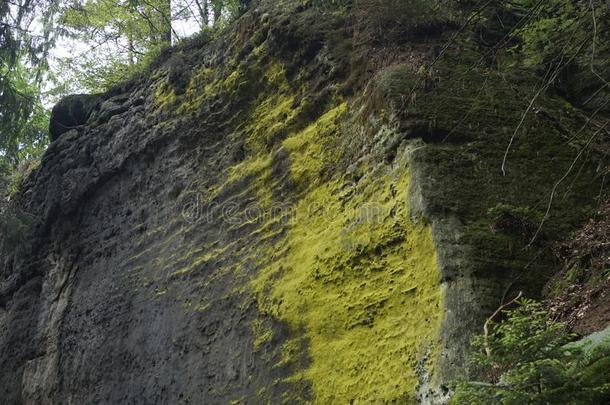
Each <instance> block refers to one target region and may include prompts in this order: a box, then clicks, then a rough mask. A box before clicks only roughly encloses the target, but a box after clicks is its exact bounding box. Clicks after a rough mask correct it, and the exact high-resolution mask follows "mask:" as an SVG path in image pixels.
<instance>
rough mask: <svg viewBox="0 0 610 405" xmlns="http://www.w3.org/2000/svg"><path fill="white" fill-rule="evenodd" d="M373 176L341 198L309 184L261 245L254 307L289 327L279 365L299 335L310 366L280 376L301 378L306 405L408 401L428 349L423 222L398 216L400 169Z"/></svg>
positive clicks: (428, 277) (402, 197) (437, 303)
mask: <svg viewBox="0 0 610 405" xmlns="http://www.w3.org/2000/svg"><path fill="white" fill-rule="evenodd" d="M342 108H343V107H342ZM323 120H324V118H323V119H322V120H321V121H323ZM301 156H302V157H303V158H305V159H306V158H308V157H309V156H310V155H309V154H308V153H303V154H302V155H301ZM295 164H296V162H295ZM375 174H376V175H375V176H374V177H372V176H371V179H370V180H368V181H364V182H363V183H362V184H360V185H357V186H355V185H353V186H352V187H355V188H354V189H353V190H352V192H351V193H349V196H348V194H346V192H342V190H343V189H345V187H346V186H347V185H346V184H343V183H342V182H340V181H332V182H329V183H326V184H322V185H319V186H316V187H312V188H311V189H310V191H309V192H308V193H307V195H306V196H305V197H304V198H303V199H302V200H301V202H300V203H299V204H298V206H297V209H296V213H295V216H294V218H293V221H292V222H291V228H290V231H289V234H288V236H287V238H286V240H285V242H283V244H285V249H279V248H278V247H274V248H273V249H271V250H270V251H269V255H270V263H269V264H268V265H267V266H266V267H265V268H264V269H263V270H262V272H261V273H260V275H259V277H258V278H256V280H254V282H253V287H254V289H255V290H256V291H258V302H259V309H260V310H261V311H262V312H263V313H264V314H266V315H268V316H273V317H275V318H277V319H279V320H281V321H284V322H286V323H287V324H288V325H289V326H290V328H291V330H292V332H293V338H292V339H290V340H288V341H287V342H286V343H285V344H284V346H283V348H282V350H283V355H282V360H281V361H280V365H290V363H291V362H295V361H297V360H298V358H299V355H298V352H299V351H300V350H302V348H303V345H302V342H301V341H300V340H302V339H303V338H306V339H307V341H308V346H309V355H310V356H311V357H312V363H311V365H310V366H309V367H307V368H306V369H302V370H297V371H296V372H295V374H294V375H292V376H291V378H290V380H291V381H298V380H299V379H303V380H307V381H311V383H312V385H313V389H314V398H315V401H314V402H316V403H348V402H350V401H368V400H376V401H381V402H384V401H401V400H410V399H412V398H413V394H414V391H415V388H416V386H417V376H416V371H415V369H416V365H417V362H418V359H420V358H421V357H422V356H423V355H425V354H426V353H427V352H429V351H432V352H433V353H435V347H436V344H437V339H438V332H439V327H440V321H441V313H442V311H441V295H440V288H439V275H438V271H437V263H436V254H435V250H434V245H433V242H432V236H431V231H430V227H429V226H428V225H427V224H426V223H425V222H424V221H419V222H413V221H412V220H411V219H410V217H409V215H408V207H407V190H408V185H409V177H408V171H407V169H406V168H405V167H395V168H393V169H389V168H386V169H380V171H379V172H378V173H375Z"/></svg>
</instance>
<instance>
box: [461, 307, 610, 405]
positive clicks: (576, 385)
mask: <svg viewBox="0 0 610 405" xmlns="http://www.w3.org/2000/svg"><path fill="white" fill-rule="evenodd" d="M505 315H506V318H505V319H504V320H503V321H501V322H498V323H493V324H492V325H491V329H490V332H489V334H488V336H484V335H483V336H478V337H476V338H475V339H474V340H473V346H474V348H475V350H477V352H475V354H474V356H473V363H474V365H475V366H476V367H478V372H479V375H480V376H481V377H482V380H483V381H461V382H459V383H457V384H456V386H455V395H454V396H453V398H452V403H453V404H480V403H485V404H518V403H532V404H547V403H570V404H585V403H607V401H608V400H610V375H609V374H608V373H607V368H604V367H607V366H608V364H610V342H605V343H603V344H600V345H599V346H598V347H596V348H594V349H591V350H589V351H585V350H583V349H582V347H581V346H579V345H575V344H568V343H569V342H570V341H571V340H573V338H574V337H573V336H572V335H570V334H569V333H568V332H567V329H566V327H565V325H563V324H562V323H558V322H554V321H553V320H551V319H550V317H549V314H548V312H547V311H546V310H545V309H544V307H543V306H542V305H541V304H540V303H537V302H535V301H532V300H528V299H522V300H520V301H519V306H518V307H517V308H516V309H514V310H509V311H506V312H505Z"/></svg>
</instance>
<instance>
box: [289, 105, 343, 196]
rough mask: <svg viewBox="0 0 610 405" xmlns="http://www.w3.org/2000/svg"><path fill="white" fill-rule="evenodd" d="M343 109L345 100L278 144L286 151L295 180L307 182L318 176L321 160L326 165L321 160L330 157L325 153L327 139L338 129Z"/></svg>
mask: <svg viewBox="0 0 610 405" xmlns="http://www.w3.org/2000/svg"><path fill="white" fill-rule="evenodd" d="M346 110H347V104H346V103H343V104H341V105H339V106H338V107H335V108H333V109H331V110H330V111H328V112H327V113H326V114H324V115H323V116H322V117H321V118H320V119H318V120H317V121H316V122H315V123H313V124H312V125H310V126H309V127H307V128H305V129H304V130H303V131H301V132H300V133H298V134H296V135H294V136H291V137H289V138H287V139H286V140H285V141H284V142H283V144H282V145H283V146H284V148H286V150H287V151H288V152H289V153H290V158H291V162H292V163H291V175H292V179H293V180H294V181H295V183H297V184H300V185H306V184H311V182H315V181H316V180H317V179H318V178H319V175H320V172H321V171H322V169H323V167H324V166H325V163H326V166H327V165H328V162H326V161H325V159H326V158H327V157H329V156H331V157H332V156H333V154H332V153H329V148H330V147H331V146H330V145H331V142H330V140H331V139H333V137H334V136H336V133H337V131H339V122H340V119H341V118H342V117H343V115H344V114H345V112H346Z"/></svg>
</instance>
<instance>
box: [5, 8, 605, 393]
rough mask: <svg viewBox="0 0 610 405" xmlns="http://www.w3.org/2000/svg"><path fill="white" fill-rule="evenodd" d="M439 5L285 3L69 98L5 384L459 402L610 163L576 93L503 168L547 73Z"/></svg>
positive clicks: (22, 263)
mask: <svg viewBox="0 0 610 405" xmlns="http://www.w3.org/2000/svg"><path fill="white" fill-rule="evenodd" d="M421 18H422V19H423V17H421ZM420 22H421V23H418V24H413V25H412V26H410V27H408V28H405V29H404V32H403V33H402V34H401V35H400V36H399V37H398V38H396V39H387V41H391V42H389V43H384V42H383V41H377V42H375V41H373V40H369V39H366V40H365V39H363V37H362V36H361V35H358V34H359V31H358V30H357V26H356V25H355V23H354V21H353V20H352V19H350V18H348V17H346V16H345V14H342V13H337V12H333V11H332V10H325V9H321V8H319V7H315V6H313V5H310V4H309V3H307V2H304V3H301V2H287V4H284V3H281V4H273V3H271V2H270V3H269V4H267V3H265V2H263V3H261V4H260V5H257V6H253V7H252V8H251V9H250V10H249V11H248V12H246V13H245V14H244V15H243V16H242V17H240V18H239V19H238V20H237V21H236V22H234V23H233V25H232V26H231V27H229V28H228V29H227V30H225V32H223V33H222V34H220V35H218V36H217V37H214V38H212V37H207V36H205V35H204V36H201V37H199V38H197V39H194V40H192V41H190V42H188V43H186V44H183V45H181V46H179V47H177V48H174V49H170V50H168V51H166V52H165V53H164V54H163V55H161V57H160V58H159V59H158V60H157V61H156V62H155V63H154V64H153V65H152V66H151V67H150V68H149V70H148V71H147V72H146V73H145V74H143V75H141V76H140V77H138V78H136V79H134V80H131V81H129V82H126V83H125V84H123V85H121V86H118V87H117V88H115V89H113V90H112V91H110V92H108V93H106V94H103V95H99V96H95V97H85V98H83V97H84V96H75V97H72V98H71V99H69V100H67V101H64V102H63V104H60V105H59V106H58V107H56V109H55V110H54V119H55V124H52V125H56V126H55V129H54V131H53V133H54V139H55V140H54V142H53V143H52V144H51V146H50V147H49V149H48V151H47V152H46V153H45V155H44V158H43V159H42V162H41V165H40V167H39V168H38V169H37V170H36V171H35V172H34V173H33V174H32V175H31V176H30V177H29V178H28V179H27V180H26V181H25V183H24V185H23V188H22V191H21V193H20V195H19V197H18V199H17V200H16V202H14V204H16V205H18V206H19V209H20V210H21V211H22V212H23V213H25V214H26V215H27V218H28V229H29V232H28V236H27V238H26V239H27V241H22V242H21V243H20V244H19V246H11V248H10V249H8V243H6V242H5V243H4V244H3V248H4V253H3V254H2V256H1V262H0V271H1V273H0V326H1V327H0V365H1V370H2V371H0V397H2V399H3V400H2V401H1V402H3V403H6V404H20V403H24V404H59V403H65V404H86V403H92V404H93V403H105V404H118V403H121V404H130V403H133V404H144V403H147V404H148V403H156V404H162V403H166V404H180V403H194V404H202V403H206V404H207V403H210V404H212V403H299V402H313V403H320V404H328V403H361V402H364V401H368V402H371V401H372V402H379V403H390V402H398V403H405V402H414V401H421V402H425V403H428V402H442V401H443V400H444V398H445V395H446V393H447V387H446V385H447V384H448V383H449V382H450V381H451V380H452V379H454V378H456V377H459V376H461V375H464V373H466V372H467V367H466V365H467V357H468V348H469V344H468V342H469V339H470V336H472V334H473V333H476V332H478V331H479V330H480V327H481V325H482V323H483V321H484V319H485V318H486V316H488V315H489V314H490V313H491V312H493V310H494V309H496V308H497V307H498V306H499V305H500V304H501V303H502V302H504V301H505V300H506V298H507V297H509V296H511V295H514V294H516V292H518V291H524V292H525V293H527V294H529V295H531V296H536V295H537V294H539V293H540V291H541V289H542V287H543V286H544V284H545V283H546V282H547V281H548V280H549V278H550V277H551V276H552V275H553V273H554V272H555V271H556V270H555V267H554V263H553V259H552V257H553V256H552V253H551V252H550V250H549V249H548V247H547V242H548V241H550V240H555V239H558V238H561V237H563V236H565V235H567V234H568V233H569V232H570V231H572V230H573V229H576V227H578V226H579V224H580V223H581V222H582V220H583V219H584V218H586V216H587V215H589V214H590V213H591V212H593V211H594V210H595V209H596V207H597V205H596V204H597V201H596V198H597V197H598V195H599V193H600V189H601V188H602V186H603V184H602V178H601V176H598V173H597V170H598V169H599V157H598V156H597V155H596V154H595V153H588V152H587V153H586V154H582V153H581V151H582V149H583V145H584V144H585V142H586V141H587V139H589V138H590V137H591V136H593V135H594V132H593V131H590V130H589V128H588V127H587V129H586V130H583V131H580V132H578V129H579V128H580V127H581V126H582V125H583V122H584V121H585V115H584V114H583V113H581V111H580V110H579V109H578V108H576V107H574V106H573V105H572V104H570V103H568V102H567V101H566V100H565V98H563V97H562V96H561V95H559V94H544V95H541V96H540V97H538V98H536V100H535V103H534V110H532V111H531V113H530V114H527V119H526V120H525V121H524V123H523V131H521V132H519V133H518V136H517V137H516V139H515V140H514V142H513V143H512V146H511V148H510V149H509V150H508V155H507V159H506V164H505V165H504V167H503V160H504V155H505V152H506V151H507V145H509V142H510V141H511V137H512V136H513V131H514V130H515V128H516V127H517V126H518V125H519V122H520V119H521V118H522V114H523V112H524V111H526V110H527V109H528V104H529V103H530V100H531V90H532V89H533V88H536V86H537V85H538V83H539V81H540V78H541V76H540V74H539V73H538V72H536V71H533V70H528V69H518V68H511V69H504V70H501V69H500V68H497V69H496V68H495V67H493V66H492V65H493V63H491V62H488V61H487V60H485V59H484V57H485V53H484V51H482V50H481V49H480V48H478V47H477V46H475V45H473V44H472V43H471V42H469V41H467V40H462V39H459V41H461V42H456V39H455V38H457V36H456V35H457V34H459V33H462V32H463V30H461V28H460V27H461V24H460V19H459V18H458V17H455V18H453V17H452V18H447V19H442V20H436V19H432V20H430V21H423V20H422V21H420ZM460 38H461V37H460ZM384 41H385V39H384ZM447 41H453V42H449V43H452V46H450V47H444V46H443V45H444V44H446V43H448V42H447ZM431 66H432V67H431ZM530 107H531V106H530ZM85 110H86V111H85ZM574 133H578V137H577V138H576V139H569V138H570V136H571V135H569V134H574ZM575 162H576V164H575ZM575 165H576V166H577V167H576V168H574V166H575ZM551 195H555V198H554V200H553V201H552V204H549V199H550V198H552V197H551ZM547 208H548V211H547Z"/></svg>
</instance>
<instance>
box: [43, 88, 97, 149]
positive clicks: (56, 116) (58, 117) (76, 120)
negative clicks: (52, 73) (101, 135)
mask: <svg viewBox="0 0 610 405" xmlns="http://www.w3.org/2000/svg"><path fill="white" fill-rule="evenodd" d="M99 100H100V97H99V96H96V95H88V94H75V95H72V96H68V97H66V98H64V99H63V100H61V101H60V102H59V103H58V104H57V105H56V106H55V107H53V111H51V120H50V123H49V136H50V138H51V141H56V140H57V138H59V137H60V135H62V134H64V133H66V132H68V131H69V130H71V129H73V128H77V127H79V126H82V125H85V124H86V123H87V121H88V120H89V117H91V114H92V113H93V111H94V110H95V109H96V108H97V107H98V101H99Z"/></svg>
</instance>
